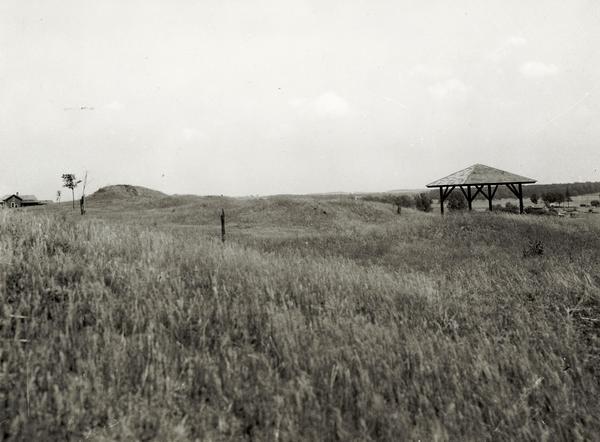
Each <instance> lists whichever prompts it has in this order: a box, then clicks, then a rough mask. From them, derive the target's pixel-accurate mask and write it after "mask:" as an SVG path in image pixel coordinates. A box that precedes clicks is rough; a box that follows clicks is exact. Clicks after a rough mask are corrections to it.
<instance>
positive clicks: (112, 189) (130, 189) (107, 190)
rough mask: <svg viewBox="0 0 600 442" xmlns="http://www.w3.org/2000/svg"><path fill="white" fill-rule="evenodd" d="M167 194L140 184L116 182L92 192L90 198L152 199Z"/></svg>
mask: <svg viewBox="0 0 600 442" xmlns="http://www.w3.org/2000/svg"><path fill="white" fill-rule="evenodd" d="M166 196H167V195H166V194H164V193H162V192H159V191H158V190H153V189H148V188H147V187H142V186H131V185H129V184H117V185H114V186H106V187H102V188H100V189H98V190H97V191H96V192H94V193H93V194H92V195H91V196H90V198H93V199H103V200H108V199H109V200H123V199H132V198H140V199H154V198H164V197H166Z"/></svg>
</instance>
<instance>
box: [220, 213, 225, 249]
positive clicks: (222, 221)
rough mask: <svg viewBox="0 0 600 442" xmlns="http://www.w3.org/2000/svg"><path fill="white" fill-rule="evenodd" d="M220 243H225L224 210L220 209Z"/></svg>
mask: <svg viewBox="0 0 600 442" xmlns="http://www.w3.org/2000/svg"><path fill="white" fill-rule="evenodd" d="M221 241H222V242H225V210H224V209H221Z"/></svg>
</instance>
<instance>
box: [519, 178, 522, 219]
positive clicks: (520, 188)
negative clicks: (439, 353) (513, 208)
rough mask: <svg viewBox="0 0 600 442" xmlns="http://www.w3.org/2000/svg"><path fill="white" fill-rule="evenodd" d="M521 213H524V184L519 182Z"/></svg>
mask: <svg viewBox="0 0 600 442" xmlns="http://www.w3.org/2000/svg"><path fill="white" fill-rule="evenodd" d="M519 213H521V214H523V185H522V184H521V183H519Z"/></svg>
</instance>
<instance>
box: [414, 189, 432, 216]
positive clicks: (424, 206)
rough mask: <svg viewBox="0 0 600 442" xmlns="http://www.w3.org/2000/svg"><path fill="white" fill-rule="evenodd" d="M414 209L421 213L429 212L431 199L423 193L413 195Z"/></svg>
mask: <svg viewBox="0 0 600 442" xmlns="http://www.w3.org/2000/svg"><path fill="white" fill-rule="evenodd" d="M415 207H416V208H417V209H418V210H421V211H423V212H430V211H431V198H429V196H427V194H425V193H420V194H418V195H415Z"/></svg>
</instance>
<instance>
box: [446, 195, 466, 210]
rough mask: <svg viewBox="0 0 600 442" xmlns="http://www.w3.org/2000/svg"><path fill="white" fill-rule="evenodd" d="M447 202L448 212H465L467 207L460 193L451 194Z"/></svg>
mask: <svg viewBox="0 0 600 442" xmlns="http://www.w3.org/2000/svg"><path fill="white" fill-rule="evenodd" d="M447 201H448V209H450V210H465V209H466V208H467V206H468V204H467V199H466V198H465V196H464V195H463V194H462V192H452V193H451V194H450V196H449V197H448V200H447Z"/></svg>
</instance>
